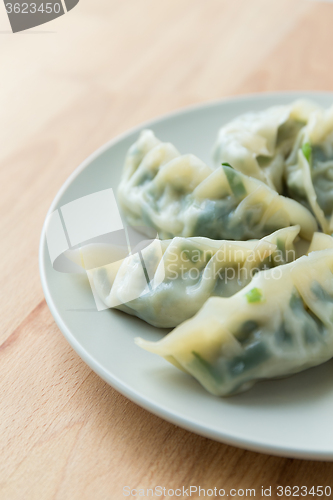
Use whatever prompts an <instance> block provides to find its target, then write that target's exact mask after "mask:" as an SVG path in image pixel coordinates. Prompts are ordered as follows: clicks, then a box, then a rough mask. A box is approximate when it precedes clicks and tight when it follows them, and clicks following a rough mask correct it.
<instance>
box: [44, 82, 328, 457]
mask: <svg viewBox="0 0 333 500" xmlns="http://www.w3.org/2000/svg"><path fill="white" fill-rule="evenodd" d="M296 98H310V99H313V100H315V101H316V102H318V103H319V104H321V105H323V106H325V107H328V106H330V105H332V104H333V94H332V93H300V92H293V93H275V94H256V95H250V96H242V97H236V98H232V99H227V100H224V101H220V102H213V103H208V104H204V105H200V106H196V107H190V108H186V109H184V110H181V111H178V112H176V113H173V114H170V115H168V116H164V117H162V118H159V119H156V120H154V121H151V122H149V123H145V124H144V125H141V126H139V127H137V128H135V129H133V130H131V131H129V132H127V133H125V134H123V135H121V136H120V137H118V138H116V139H114V140H112V141H111V142H109V143H108V144H106V145H105V146H103V147H102V148H100V149H99V150H98V151H96V152H95V153H94V154H92V155H91V156H90V157H89V158H88V159H87V160H86V161H84V162H83V163H82V165H80V166H79V167H78V168H77V169H76V170H75V171H74V173H73V174H72V175H71V176H70V177H69V179H68V180H67V181H66V182H65V184H64V185H63V187H62V188H61V189H60V191H59V193H58V194H57V196H56V197H55V199H54V201H53V203H52V205H51V207H50V210H49V213H52V212H53V211H55V210H56V209H57V208H59V207H61V206H62V205H64V204H66V203H69V202H70V201H73V200H76V199H78V198H80V197H83V196H86V195H89V194H92V193H95V192H97V191H100V190H104V189H107V188H113V189H114V190H116V188H117V185H118V182H119V179H120V175H121V171H122V166H123V161H124V157H125V154H126V151H127V150H128V148H129V146H130V145H131V144H132V143H133V142H134V141H135V140H136V138H137V136H138V134H139V132H140V131H141V130H142V129H144V128H151V129H152V130H153V131H154V132H155V133H156V135H157V137H159V138H160V139H162V140H163V141H170V142H172V143H174V144H175V146H176V147H177V149H179V151H180V152H181V153H184V154H185V153H194V154H196V155H197V156H198V157H199V158H201V159H202V160H204V161H206V162H207V163H208V164H211V150H212V147H213V144H214V142H215V139H216V135H217V131H218V129H219V127H221V125H223V124H224V123H226V122H228V121H229V120H231V119H232V118H234V117H235V116H237V115H239V114H241V113H244V112H247V111H259V110H261V109H264V108H267V107H269V106H273V105H276V104H287V103H289V102H291V101H292V100H294V99H296ZM40 274H41V281H42V285H43V290H44V294H45V298H46V301H47V304H48V306H49V308H50V310H51V313H52V315H53V317H54V319H55V321H56V323H57V324H58V326H59V328H60V330H61V331H62V333H63V334H64V336H65V337H66V339H67V340H68V342H69V343H70V344H71V346H72V347H73V349H74V350H75V351H76V352H77V353H78V354H79V356H81V358H82V359H83V360H84V361H85V362H86V363H87V364H88V365H89V366H90V367H91V368H92V369H93V370H94V371H95V372H96V373H97V374H98V375H99V376H100V377H101V378H102V379H104V380H105V381H106V382H108V383H109V384H110V385H111V386H113V387H114V388H115V389H117V390H118V391H119V392H121V393H122V394H124V395H125V396H127V397H128V398H129V399H131V400H132V401H134V402H135V403H137V404H138V405H140V406H142V407H143V408H145V409H147V410H148V411H150V412H152V413H154V414H156V415H158V416H160V417H161V418H164V419H165V420H168V421H170V422H172V423H174V424H176V425H179V426H180V427H183V428H185V429H188V430H190V431H192V432H195V433H197V434H200V435H203V436H206V437H208V438H212V439H214V440H217V441H222V442H224V443H227V444H231V445H235V446H239V447H242V448H246V449H249V450H254V451H258V452H264V453H269V454H274V455H281V456H288V457H297V458H305V459H318V460H319V459H320V460H332V459H333V426H332V415H333V362H331V361H329V362H327V363H325V364H324V365H322V366H319V367H317V368H313V369H311V370H308V371H306V372H303V373H301V374H298V375H294V376H293V377H290V378H286V379H283V380H278V381H267V382H260V383H258V384H257V385H256V386H255V387H254V388H253V389H251V390H250V391H249V392H247V393H244V394H241V395H238V396H233V397H230V398H226V399H222V398H218V397H216V396H212V395H211V394H209V393H207V392H206V391H205V390H204V389H203V388H202V387H201V386H200V385H199V383H198V382H197V381H196V380H195V379H193V378H191V377H190V376H189V375H187V374H185V373H183V372H181V371H179V370H177V369H176V368H174V367H173V366H172V365H170V364H169V363H168V362H167V361H165V360H164V359H162V358H160V357H158V356H156V355H154V354H151V353H148V352H146V351H144V350H142V349H140V348H139V347H137V346H136V345H135V344H134V341H133V339H134V337H137V336H140V337H144V338H146V339H149V340H157V339H160V338H161V337H162V336H163V335H164V334H165V330H161V329H157V328H154V327H152V326H150V325H148V324H146V323H145V322H143V321H141V320H139V319H136V318H133V317H130V316H128V315H126V314H124V313H121V312H118V311H113V310H104V311H97V309H96V306H95V302H94V299H93V296H92V292H91V289H90V288H89V286H87V278H86V276H85V275H71V274H63V273H59V272H57V271H55V270H54V269H53V268H52V265H51V261H50V257H49V252H48V248H47V244H46V234H45V225H44V228H43V232H42V236H41V243H40Z"/></svg>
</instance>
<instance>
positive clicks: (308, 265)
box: [87, 101, 333, 396]
mask: <svg viewBox="0 0 333 500" xmlns="http://www.w3.org/2000/svg"><path fill="white" fill-rule="evenodd" d="M213 160H214V166H213V167H211V166H208V165H206V164H205V163H204V162H202V161H201V160H200V159H199V158H197V157H196V156H194V155H192V154H185V155H182V154H181V153H180V152H179V151H178V150H177V149H176V148H175V147H174V146H173V145H172V144H170V143H166V142H162V141H161V140H160V139H158V138H157V137H155V135H154V133H153V132H152V131H151V130H144V131H143V132H142V133H141V134H140V136H139V137H138V139H137V141H136V142H135V143H134V144H133V145H132V146H131V148H130V149H129V151H128V153H127V156H126V159H125V165H124V170H123V175H122V179H121V182H120V185H119V188H118V203H119V206H120V208H121V210H122V212H123V215H124V218H125V220H126V222H127V224H128V225H130V226H133V227H136V226H140V227H142V226H144V227H145V233H146V234H147V235H148V236H149V235H151V234H153V231H155V234H156V232H157V234H158V238H157V239H151V242H150V243H149V244H147V245H146V247H145V248H144V249H142V250H140V251H137V252H136V253H133V254H132V255H130V256H129V257H127V258H125V259H124V260H123V261H122V262H120V263H119V264H118V265H117V268H116V272H114V269H115V267H114V265H113V264H112V265H109V266H108V265H103V266H102V267H97V268H95V269H90V270H87V273H88V275H89V280H90V282H91V283H93V284H94V289H95V291H96V293H97V294H98V296H99V298H100V299H101V300H102V302H103V303H104V304H105V305H106V306H107V307H110V308H117V309H120V310H122V311H124V312H125V313H128V314H130V315H135V316H137V317H139V318H141V319H142V320H144V321H146V322H148V323H150V324H151V325H154V326H156V327H159V328H174V329H173V330H172V331H171V332H170V333H168V334H167V335H166V336H165V337H164V338H163V339H162V340H160V341H158V342H148V341H146V340H144V339H141V338H138V339H136V343H137V345H138V346H140V347H142V348H144V349H146V350H148V351H150V352H152V353H154V354H157V355H159V356H162V357H164V358H165V359H166V360H168V361H169V362H170V363H172V364H173V365H174V366H176V367H177V368H180V369H181V370H183V371H185V372H187V373H188V374H190V375H192V376H193V377H195V378H196V379H197V380H198V382H200V384H202V386H203V387H205V388H206V389H207V390H208V391H209V392H211V393H212V394H214V395H218V396H229V395H233V394H236V393H239V392H242V391H245V390H247V389H249V388H250V387H252V386H253V384H255V383H256V382H257V381H259V380H263V379H270V378H276V377H282V376H286V375H291V374H294V373H297V372H299V371H302V370H305V369H307V368H310V367H313V366H316V365H319V364H320V363H323V362H325V361H327V360H328V359H330V358H331V357H333V238H332V236H331V234H332V233H333V107H332V108H331V109H328V110H324V109H322V108H321V107H319V106H318V105H317V104H315V103H312V102H308V101H296V102H294V103H291V104H290V105H285V106H275V107H273V108H270V109H267V110H263V111H260V112H257V113H247V114H245V115H243V116H240V117H237V118H235V119H234V120H233V121H231V122H230V123H228V124H226V125H224V126H223V127H222V128H221V129H220V131H219V132H218V136H217V140H216V144H215V147H214V150H213Z"/></svg>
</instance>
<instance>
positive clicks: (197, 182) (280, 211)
mask: <svg viewBox="0 0 333 500" xmlns="http://www.w3.org/2000/svg"><path fill="white" fill-rule="evenodd" d="M118 201H119V204H120V206H121V208H122V210H123V213H124V215H125V217H126V220H127V222H128V223H129V224H130V225H133V226H146V227H148V228H149V227H150V228H154V229H155V230H156V231H157V232H158V234H159V237H160V238H162V239H168V238H173V237H175V236H183V237H192V236H204V237H208V238H213V239H228V240H229V239H230V240H247V239H251V238H255V239H260V238H262V237H263V236H266V235H268V234H270V233H272V232H273V231H276V230H277V229H280V228H283V227H288V226H291V225H295V224H299V225H300V227H301V229H300V235H301V237H303V238H305V239H308V240H310V239H311V237H312V235H313V232H314V231H315V230H316V227H317V225H316V221H315V219H314V217H313V216H312V215H311V214H310V212H309V211H308V210H307V209H306V208H305V207H303V206H302V205H300V204H299V203H297V202H295V201H294V200H291V199H289V198H285V197H283V196H279V195H278V194H277V193H276V192H275V191H273V190H272V189H270V188H269V187H268V186H267V185H266V184H264V183H262V182H260V181H259V180H257V179H253V178H250V177H248V176H246V175H243V174H242V173H240V172H237V171H236V170H234V169H233V168H231V167H228V166H223V167H220V168H218V169H216V170H213V169H211V168H210V167H208V166H207V165H206V164H204V163H203V162H202V161H201V160H199V159H198V158H197V157H195V156H193V155H184V156H181V155H180V154H179V152H178V151H177V150H176V149H175V147H174V146H172V145H171V144H168V143H161V142H160V141H158V139H156V137H155V136H154V134H153V132H151V131H144V132H142V134H141V135H140V137H139V139H138V141H137V142H136V143H135V144H134V145H133V146H132V147H131V148H130V150H129V152H128V155H127V158H126V161H125V167H124V172H123V177H122V180H121V183H120V186H119V189H118Z"/></svg>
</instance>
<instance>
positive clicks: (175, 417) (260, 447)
mask: <svg viewBox="0 0 333 500" xmlns="http://www.w3.org/2000/svg"><path fill="white" fill-rule="evenodd" d="M281 96H284V97H288V96H290V98H291V99H293V98H294V99H295V98H297V97H298V98H302V96H303V98H311V96H313V98H316V97H320V96H323V97H325V96H327V97H331V98H332V100H333V92H332V91H325V90H322V91H306V90H301V91H297V90H293V91H278V92H255V93H247V94H239V95H237V94H236V95H232V96H229V97H225V98H223V99H216V100H209V101H204V102H201V103H199V104H198V103H197V104H192V105H190V106H185V107H182V108H179V109H176V110H174V111H171V112H169V113H165V114H163V115H159V116H158V117H156V118H152V119H150V120H148V121H145V122H142V123H140V124H138V125H136V126H134V127H132V128H130V129H129V130H127V131H125V132H123V133H121V134H118V135H117V136H115V137H114V138H112V139H111V140H109V141H107V142H106V143H105V144H103V145H101V146H100V147H99V148H97V149H96V150H95V151H94V152H93V153H91V154H90V155H89V156H88V157H87V158H86V159H85V160H83V161H82V162H81V163H80V165H79V166H78V167H76V168H75V169H74V171H73V172H72V173H71V174H70V175H69V177H68V178H67V179H66V180H65V182H64V183H63V184H62V186H61V187H60V189H59V190H58V192H57V194H56V195H55V197H54V198H53V201H52V203H51V205H50V207H49V209H48V211H47V214H46V216H45V221H44V223H43V227H42V232H41V236H40V243H39V253H38V257H39V274H40V280H41V284H42V289H43V293H44V296H45V300H46V303H47V305H48V308H49V309H50V312H51V314H52V316H53V318H54V320H55V322H56V324H57V326H58V328H59V329H60V331H61V333H62V334H63V336H64V337H65V339H66V340H67V342H68V343H69V344H70V345H71V347H72V348H73V349H74V351H75V352H76V353H77V354H78V355H79V356H80V358H81V359H82V360H83V361H84V362H85V363H86V364H87V365H88V366H89V367H90V368H91V369H92V370H93V371H94V372H95V373H96V374H97V375H98V376H99V377H101V378H102V379H103V380H104V381H105V382H106V383H108V384H109V385H111V386H112V387H113V388H114V389H116V390H117V391H118V392H120V393H121V394H122V395H123V396H125V397H127V398H128V399H130V400H131V401H133V402H134V403H135V404H137V405H138V406H140V407H142V408H144V409H145V410H147V411H149V412H150V413H153V414H154V415H157V416H158V417H160V418H162V419H163V420H166V421H168V422H170V423H172V424H174V425H177V426H179V427H181V428H183V429H185V430H188V431H190V432H194V433H195V434H198V435H201V436H204V437H206V438H209V439H212V440H214V441H218V442H221V443H224V444H227V445H230V446H236V447H238V448H241V449H246V450H249V451H253V452H257V453H264V454H268V455H274V456H280V457H290V458H297V459H302V460H319V461H333V449H332V451H331V452H327V451H322V450H321V449H311V451H307V450H304V449H302V448H299V447H298V448H296V447H290V448H286V447H285V446H279V445H272V444H271V443H269V442H267V441H263V440H260V439H259V440H258V439H251V438H244V437H242V436H237V435H231V434H230V433H225V432H223V431H219V432H217V431H216V430H214V429H210V428H208V427H206V426H204V425H203V424H200V423H198V422H197V421H195V420H193V419H192V418H188V417H186V418H185V417H183V416H182V415H180V414H178V413H177V412H176V411H174V410H170V409H168V408H167V407H165V406H163V405H161V404H160V403H155V402H154V400H153V399H151V398H149V397H143V396H141V394H140V393H138V392H137V391H136V390H134V389H132V388H131V387H130V386H129V385H128V384H127V383H125V382H122V381H121V380H120V379H119V378H118V377H117V376H115V375H113V374H111V373H110V372H109V371H107V370H106V369H105V368H104V367H103V366H102V365H101V364H100V363H99V362H98V361H96V360H95V359H94V357H93V356H92V355H91V354H90V353H89V352H88V351H87V350H86V349H85V348H84V347H82V345H81V344H80V343H79V342H78V341H77V340H76V338H75V336H74V335H73V334H72V333H71V331H70V329H69V328H68V327H67V325H66V324H65V322H64V321H63V319H62V318H61V316H60V314H59V313H58V310H57V308H56V306H55V304H54V302H53V299H52V294H51V292H50V290H49V288H48V284H47V278H46V268H45V250H46V244H45V243H46V241H45V240H46V238H45V233H46V220H47V217H48V215H49V214H50V213H51V212H53V211H54V209H55V207H56V206H57V204H58V202H59V200H60V199H61V197H62V196H63V194H64V193H65V192H66V190H67V188H68V187H69V186H70V185H71V184H72V182H73V181H74V180H75V179H76V177H78V175H79V174H80V173H81V172H82V171H83V170H85V168H87V167H88V166H89V165H90V164H91V163H92V162H93V161H94V160H95V159H97V158H98V157H99V156H101V155H102V154H103V153H105V152H106V151H107V150H108V149H110V148H112V147H113V146H114V145H116V144H117V143H118V142H121V141H123V140H125V139H127V137H129V136H130V135H132V134H134V133H138V132H139V131H141V130H142V129H144V128H149V127H152V126H154V125H156V124H158V123H160V122H163V121H165V120H167V119H170V118H177V117H178V116H181V115H183V114H185V113H191V112H196V111H200V109H207V108H214V107H216V106H220V105H223V104H227V103H232V102H239V101H246V100H248V99H254V100H259V101H260V100H261V99H263V98H265V97H268V98H279V97H281Z"/></svg>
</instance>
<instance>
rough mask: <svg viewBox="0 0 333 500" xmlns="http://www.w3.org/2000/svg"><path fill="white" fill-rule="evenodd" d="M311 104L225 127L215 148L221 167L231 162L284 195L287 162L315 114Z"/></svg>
mask: <svg viewBox="0 0 333 500" xmlns="http://www.w3.org/2000/svg"><path fill="white" fill-rule="evenodd" d="M317 109H319V108H318V106H317V105H316V104H314V103H312V102H310V101H304V100H299V101H295V102H294V103H292V104H290V105H285V106H274V107H272V108H268V109H266V110H264V111H260V112H257V113H254V112H252V113H246V114H244V115H241V116H239V117H237V118H235V119H234V120H232V121H231V122H230V123H227V124H226V125H225V126H224V127H222V128H221V129H220V131H219V133H218V138H217V141H216V144H215V147H214V152H213V156H214V160H215V163H216V164H217V165H221V163H223V162H229V163H231V165H232V166H233V167H234V168H235V169H236V170H239V171H240V172H243V173H244V174H246V175H249V176H251V177H255V178H256V179H259V180H261V181H262V182H265V183H266V184H267V185H268V186H269V187H271V188H272V189H275V190H276V191H277V192H278V193H282V192H283V179H284V168H285V160H286V158H287V156H288V155H289V153H290V152H291V150H292V148H293V145H294V142H295V140H296V138H297V136H298V134H299V132H300V130H301V129H302V128H303V127H304V125H305V124H306V123H307V122H308V119H309V117H310V115H311V113H312V112H313V111H314V110H317Z"/></svg>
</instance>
